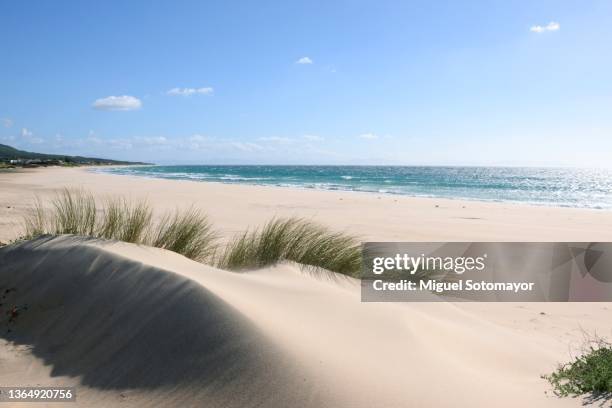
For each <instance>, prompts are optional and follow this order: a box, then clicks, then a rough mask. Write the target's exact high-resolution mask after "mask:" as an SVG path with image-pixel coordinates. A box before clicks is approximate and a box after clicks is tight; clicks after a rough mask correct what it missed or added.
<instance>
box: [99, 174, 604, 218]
mask: <svg viewBox="0 0 612 408" xmlns="http://www.w3.org/2000/svg"><path fill="white" fill-rule="evenodd" d="M99 171H103V172H110V173H114V174H128V175H133V176H145V177H157V178H165V179H178V180H195V181H215V182H222V183H231V184H257V185H272V186H283V187H299V188H312V189H321V190H342V191H362V192H373V193H381V194H402V195H409V196H418V197H440V198H458V199H468V200H481V201H507V202H516V203H528V204H540V205H550V206H562V207H580V208H597V209H612V171H611V170H601V169H598V170H595V169H564V168H502V167H399V166H142V167H121V168H108V169H102V170H99Z"/></svg>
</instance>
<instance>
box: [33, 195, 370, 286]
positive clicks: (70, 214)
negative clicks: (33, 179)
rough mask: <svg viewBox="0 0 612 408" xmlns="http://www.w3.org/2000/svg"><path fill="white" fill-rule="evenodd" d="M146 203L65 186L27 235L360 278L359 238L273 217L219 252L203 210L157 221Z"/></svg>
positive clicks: (227, 265)
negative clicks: (293, 265) (99, 197)
mask: <svg viewBox="0 0 612 408" xmlns="http://www.w3.org/2000/svg"><path fill="white" fill-rule="evenodd" d="M153 220H154V216H153V211H152V209H151V207H150V206H149V205H148V203H147V202H145V201H139V202H129V201H127V200H125V199H116V198H114V199H108V200H106V201H105V202H104V203H103V205H101V206H100V205H97V204H96V201H95V199H94V197H93V196H92V195H91V194H90V193H87V192H85V191H82V190H69V189H64V190H62V191H60V192H59V193H58V194H57V195H56V197H55V198H54V199H53V200H52V205H51V208H50V209H46V208H45V207H44V206H43V203H42V201H41V200H40V199H38V198H37V199H36V201H35V204H34V208H33V209H32V211H31V213H30V214H28V215H27V216H26V217H25V219H24V226H25V230H26V235H25V238H26V239H31V238H35V237H37V236H40V235H43V234H50V235H60V234H74V235H83V236H89V237H97V238H107V239H116V240H119V241H124V242H131V243H137V244H145V245H151V246H154V247H158V248H164V249H167V250H170V251H174V252H177V253H179V254H181V255H184V256H186V257H188V258H190V259H193V260H195V261H198V262H202V263H208V264H211V265H215V266H217V267H220V268H223V269H229V270H245V269H256V268H262V267H265V266H268V265H273V264H275V263H277V262H281V261H286V260H287V261H294V262H297V263H299V264H301V265H304V266H305V267H311V268H315V269H316V268H322V269H327V270H329V271H333V272H338V273H342V274H345V275H349V276H357V275H358V273H359V270H360V268H361V247H360V244H359V242H358V241H357V240H356V238H354V237H352V236H349V235H346V234H343V233H337V232H332V231H330V230H328V229H327V228H325V227H323V226H320V225H317V224H315V223H313V222H310V221H306V220H303V219H300V218H287V219H272V220H271V221H269V222H268V223H266V224H265V225H264V226H263V227H261V228H257V229H255V230H252V231H247V232H245V233H243V234H240V235H238V236H237V237H236V238H235V239H234V240H232V241H231V242H230V243H228V244H227V245H226V246H225V248H223V249H221V250H219V249H218V246H217V245H216V240H217V234H216V233H215V232H214V230H213V227H212V225H211V223H210V222H209V220H208V218H207V217H206V215H205V214H203V213H202V212H201V211H199V210H197V209H195V208H193V207H191V208H189V209H187V210H182V211H180V210H175V211H174V212H170V213H167V214H166V215H164V216H163V217H161V218H160V220H159V222H154V221H153Z"/></svg>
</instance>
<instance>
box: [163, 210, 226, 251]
mask: <svg viewBox="0 0 612 408" xmlns="http://www.w3.org/2000/svg"><path fill="white" fill-rule="evenodd" d="M216 238H217V234H216V233H215V232H214V231H213V228H212V225H211V224H210V223H209V221H208V218H207V217H206V215H204V214H202V213H201V212H200V211H199V210H197V209H194V208H193V207H192V208H190V209H188V210H186V211H184V212H178V211H176V212H174V213H173V214H166V215H165V216H164V217H163V218H162V220H161V222H160V223H159V226H158V228H157V230H156V231H155V235H154V236H153V237H152V240H151V245H152V246H155V247H158V248H164V249H168V250H170V251H174V252H178V253H179V254H183V255H185V256H186V257H187V258H191V259H193V260H195V261H198V262H205V261H207V260H209V259H210V258H211V257H212V256H213V255H214V253H215V248H216V247H215V245H214V241H215V240H216Z"/></svg>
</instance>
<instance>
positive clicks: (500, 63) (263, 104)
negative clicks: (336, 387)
mask: <svg viewBox="0 0 612 408" xmlns="http://www.w3.org/2000/svg"><path fill="white" fill-rule="evenodd" d="M610 21H612V1H611V0H599V1H589V0H585V1H580V2H577V1H574V0H572V1H564V0H531V1H518V0H517V1H501V0H500V1H476V0H474V1H472V0H464V1H460V2H459V1H435V0H427V1H386V0H375V1H359V0H355V1H332V0H329V1H303V2H299V1H275V2H271V1H257V2H254V1H231V0H225V1H207V2H203V1H189V0H184V1H135V0H134V1H129V2H126V1H110V0H109V1H99V2H82V1H62V0H57V1H52V2H51V1H48V2H40V1H28V0H23V1H8V0H5V1H1V0H0V44H1V52H2V58H1V59H0V143H2V144H9V145H11V146H15V147H18V148H21V149H26V150H30V151H37V152H46V153H60V154H79V155H88V156H98V157H107V158H114V159H125V160H139V161H148V162H155V163H160V164H187V163H189V164H209V163H210V164H368V165H369V164H389V165H391V164H394V165H499V166H587V167H591V166H596V167H612V24H610Z"/></svg>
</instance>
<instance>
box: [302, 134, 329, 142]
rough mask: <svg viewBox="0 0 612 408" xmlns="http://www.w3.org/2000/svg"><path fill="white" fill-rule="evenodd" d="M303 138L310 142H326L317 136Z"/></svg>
mask: <svg viewBox="0 0 612 408" xmlns="http://www.w3.org/2000/svg"><path fill="white" fill-rule="evenodd" d="M303 138H304V139H306V140H308V141H309V142H322V141H323V140H325V138H323V137H321V136H317V135H304V136H303Z"/></svg>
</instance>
